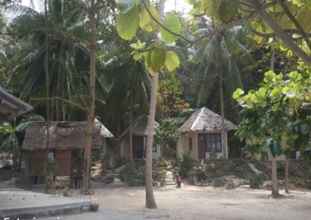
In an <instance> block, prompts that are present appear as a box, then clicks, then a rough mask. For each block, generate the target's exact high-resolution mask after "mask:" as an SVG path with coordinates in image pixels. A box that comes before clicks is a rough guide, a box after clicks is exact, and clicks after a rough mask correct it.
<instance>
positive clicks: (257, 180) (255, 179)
mask: <svg viewBox="0 0 311 220" xmlns="http://www.w3.org/2000/svg"><path fill="white" fill-rule="evenodd" d="M263 183H264V178H263V176H261V175H256V176H251V178H250V179H249V186H250V188H252V189H260V188H261V186H262V185H263Z"/></svg>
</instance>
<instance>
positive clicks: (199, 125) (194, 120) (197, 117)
mask: <svg viewBox="0 0 311 220" xmlns="http://www.w3.org/2000/svg"><path fill="white" fill-rule="evenodd" d="M234 129H236V125H234V124H233V123H232V122H230V121H228V120H226V119H225V121H224V130H225V133H224V140H225V143H222V141H221V140H222V138H221V131H222V118H221V116H220V115H218V114H216V113H215V112H213V111H211V110H210V109H208V108H206V107H203V108H201V109H198V110H196V111H195V112H194V113H193V114H192V115H191V116H190V118H189V119H188V120H187V121H186V122H185V123H184V124H183V125H182V126H181V127H180V128H179V132H180V133H181V135H180V138H179V140H178V144H177V155H178V156H179V157H181V156H182V155H184V154H188V155H190V156H191V157H192V158H193V159H194V160H205V159H209V158H211V157H215V158H226V159H227V158H228V152H229V151H228V132H229V131H230V130H234Z"/></svg>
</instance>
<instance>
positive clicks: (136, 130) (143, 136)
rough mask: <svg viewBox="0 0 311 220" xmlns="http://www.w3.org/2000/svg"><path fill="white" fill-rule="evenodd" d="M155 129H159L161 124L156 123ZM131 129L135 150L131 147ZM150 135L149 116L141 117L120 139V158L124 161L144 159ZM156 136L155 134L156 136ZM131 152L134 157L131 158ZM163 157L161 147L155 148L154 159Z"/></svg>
mask: <svg viewBox="0 0 311 220" xmlns="http://www.w3.org/2000/svg"><path fill="white" fill-rule="evenodd" d="M154 126H155V128H158V127H159V123H158V122H155V125H154ZM130 129H131V131H132V141H133V142H132V143H133V149H131V147H130ZM147 135H148V116H147V115H142V116H139V117H138V118H137V119H136V120H134V121H133V122H132V125H131V126H129V127H128V128H127V129H126V130H125V131H124V132H123V133H122V134H121V136H120V137H119V140H120V156H121V158H124V159H129V158H134V159H142V158H143V157H144V153H145V148H146V143H147ZM154 135H155V134H154ZM131 152H132V153H133V155H132V156H131ZM160 156H161V151H160V146H155V147H154V152H153V157H154V158H159V157H160Z"/></svg>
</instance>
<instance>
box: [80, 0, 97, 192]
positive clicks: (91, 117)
mask: <svg viewBox="0 0 311 220" xmlns="http://www.w3.org/2000/svg"><path fill="white" fill-rule="evenodd" d="M90 4H91V6H90V8H89V20H90V31H91V33H90V34H91V36H90V43H89V50H90V79H89V80H90V88H89V89H90V91H89V93H90V106H89V109H88V115H87V119H88V120H87V131H86V137H85V138H86V140H85V149H84V175H83V191H84V193H86V194H87V193H89V189H90V169H91V152H92V134H93V130H94V124H95V98H96V97H95V96H96V91H95V82H96V81H95V80H96V31H97V30H96V18H95V10H96V9H95V1H94V0H91V3H90Z"/></svg>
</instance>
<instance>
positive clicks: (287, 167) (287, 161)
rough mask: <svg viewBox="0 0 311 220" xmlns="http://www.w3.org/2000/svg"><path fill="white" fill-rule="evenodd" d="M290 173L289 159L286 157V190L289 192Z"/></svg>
mask: <svg viewBox="0 0 311 220" xmlns="http://www.w3.org/2000/svg"><path fill="white" fill-rule="evenodd" d="M288 173H289V160H288V158H287V157H286V159H285V192H286V193H287V194H289V186H288V176H289V175H288Z"/></svg>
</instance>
